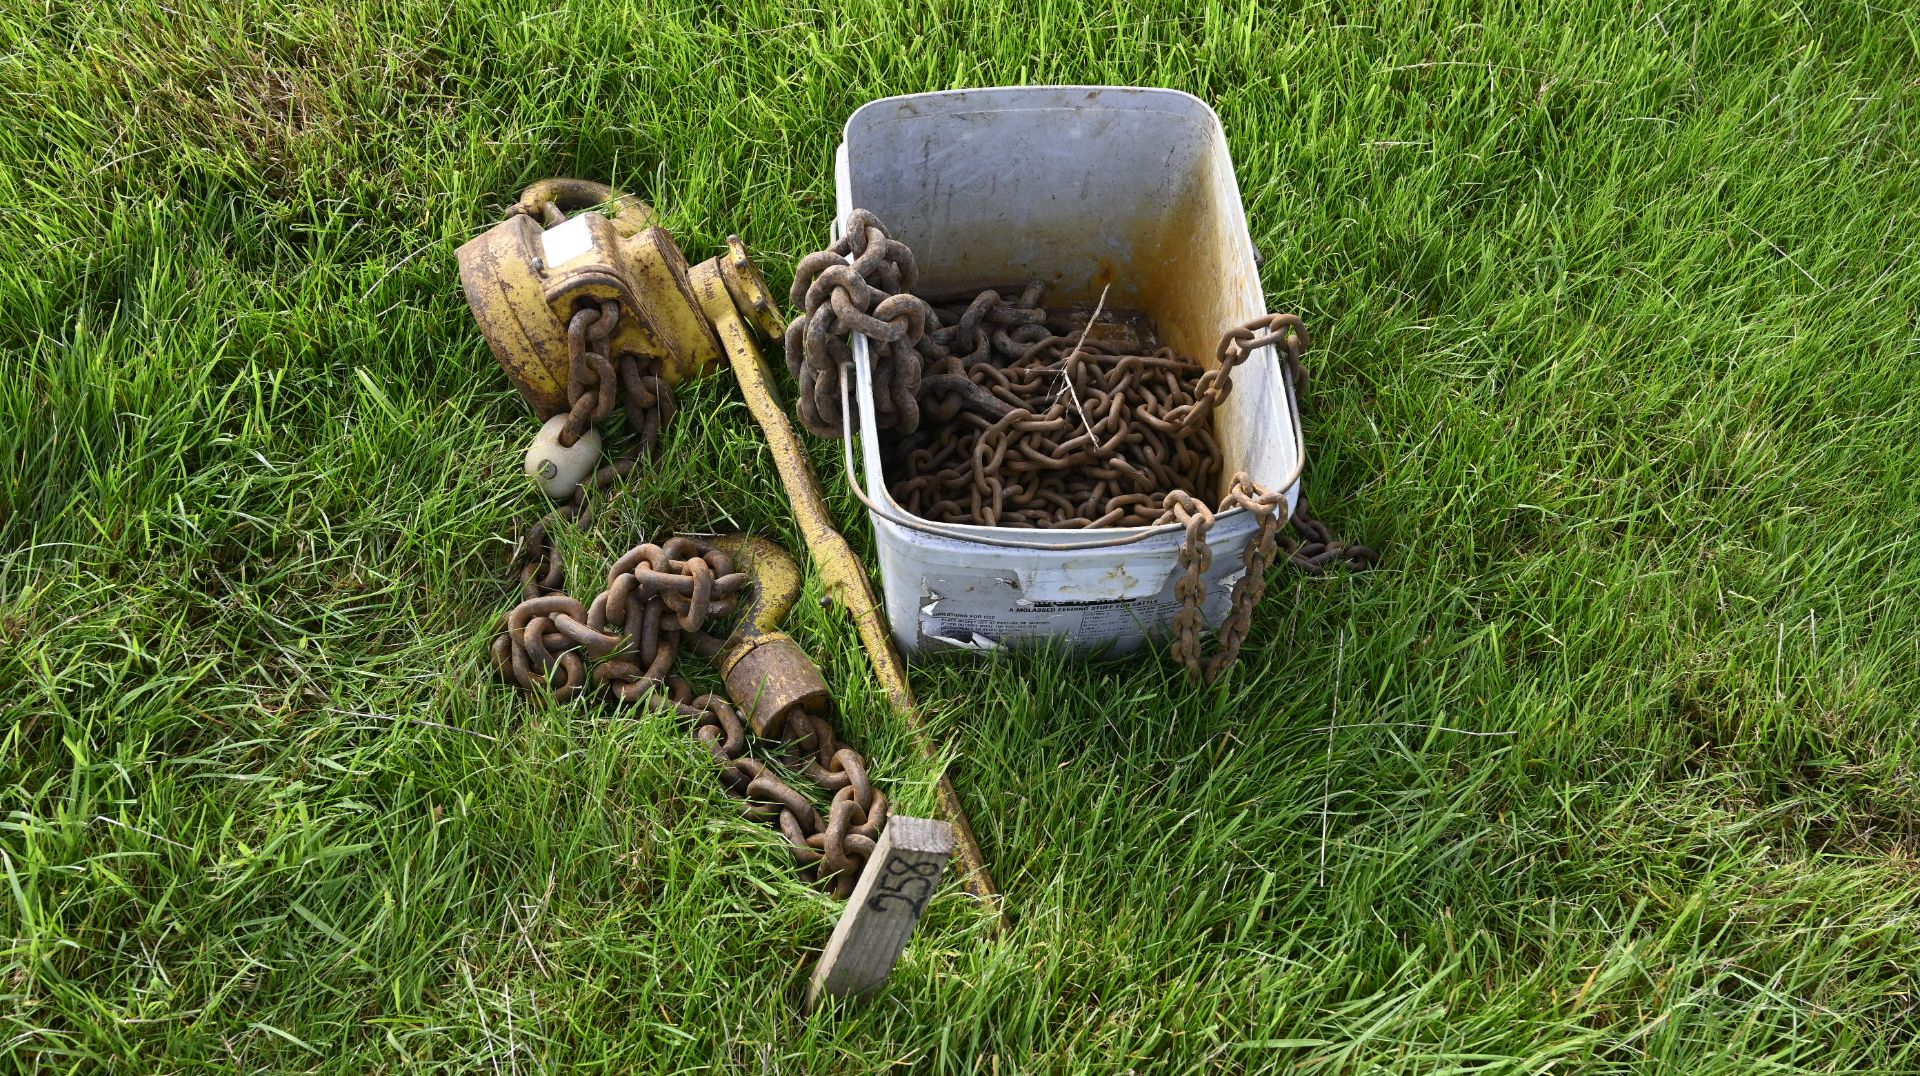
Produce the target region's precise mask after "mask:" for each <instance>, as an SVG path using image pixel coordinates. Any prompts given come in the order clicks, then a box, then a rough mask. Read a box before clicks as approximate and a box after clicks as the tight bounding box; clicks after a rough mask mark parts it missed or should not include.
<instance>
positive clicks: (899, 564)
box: [835, 86, 1303, 653]
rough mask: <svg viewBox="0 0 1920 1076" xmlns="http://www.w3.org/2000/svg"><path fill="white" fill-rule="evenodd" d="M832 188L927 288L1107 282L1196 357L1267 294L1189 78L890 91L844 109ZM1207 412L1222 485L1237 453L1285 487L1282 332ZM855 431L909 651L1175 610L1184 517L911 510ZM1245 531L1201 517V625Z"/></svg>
mask: <svg viewBox="0 0 1920 1076" xmlns="http://www.w3.org/2000/svg"><path fill="white" fill-rule="evenodd" d="M836 185H837V187H838V195H839V199H838V202H839V204H838V210H839V212H838V217H837V219H836V222H835V233H836V235H837V234H838V233H839V231H840V229H841V228H842V227H843V226H844V223H845V221H846V219H847V216H848V214H849V213H851V212H852V211H853V210H854V209H855V208H856V207H857V208H861V209H868V210H872V211H873V212H874V213H876V214H878V215H879V217H880V220H881V221H882V222H884V223H885V224H886V225H887V228H888V229H889V230H890V231H891V232H892V233H893V235H894V237H895V238H898V239H900V240H902V241H904V242H905V243H906V244H907V245H908V246H910V247H912V248H913V251H914V253H915V256H916V257H917V259H918V261H919V266H920V281H919V284H918V286H917V290H919V291H921V292H922V293H926V294H945V293H956V292H963V291H969V290H976V289H979V288H985V287H994V286H1000V285H1006V284H1018V283H1021V282H1024V281H1027V280H1032V279H1041V280H1045V281H1047V282H1048V283H1049V284H1050V285H1051V288H1050V290H1049V291H1048V295H1047V302H1048V303H1049V304H1050V305H1051V304H1052V303H1054V302H1067V301H1075V300H1083V301H1087V302H1092V301H1093V300H1095V299H1096V298H1097V297H1098V296H1099V294H1100V291H1101V289H1102V288H1103V287H1106V286H1107V285H1109V284H1111V285H1112V289H1111V291H1110V292H1109V293H1108V295H1107V305H1108V306H1109V307H1112V308H1131V309H1135V310H1142V311H1145V312H1146V313H1148V314H1150V315H1152V316H1153V317H1154V318H1155V319H1156V320H1157V321H1158V322H1159V328H1160V339H1161V342H1162V343H1164V344H1170V345H1172V346H1173V347H1174V348H1176V349H1177V350H1179V351H1180V352H1181V353H1182V354H1186V355H1191V356H1193V357H1195V358H1197V359H1200V360H1201V361H1203V362H1206V363H1209V364H1211V363H1212V362H1213V361H1214V349H1215V347H1216V345H1217V344H1218V342H1219V339H1220V335H1221V334H1222V333H1223V332H1225V331H1226V330H1227V329H1229V328H1232V327H1233V326H1235V325H1238V324H1239V323H1241V322H1243V321H1245V320H1247V319H1249V318H1253V317H1258V316H1261V315H1263V314H1265V313H1266V312H1267V311H1266V306H1265V302H1264V300H1263V299H1262V296H1261V291H1260V276H1259V272H1258V270H1257V268H1256V266H1255V263H1254V252H1253V244H1252V241H1251V240H1250V239H1249V238H1248V235H1247V225H1246V219H1245V216H1244V210H1243V209H1242V207H1241V204H1240V187H1239V184H1238V183H1236V182H1235V180H1234V174H1233V162H1232V159H1231V158H1230V156H1229V155H1228V152H1227V140H1226V134H1225V132H1224V131H1223V130H1222V129H1221V126H1220V119H1219V117H1218V116H1216V115H1215V114H1214V112H1213V110H1212V109H1211V108H1209V107H1207V105H1206V104H1205V103H1204V102H1202V101H1201V100H1200V99H1198V98H1196V97H1194V96H1192V95H1191V94H1186V93H1181V92H1178V91H1175V90H1156V89H1137V88H1130V87H1100V86H1033V87H1006V88H1000V89H983V90H950V91H943V92H939V93H922V94H911V95H908V96H904V97H889V98H885V99H883V100H879V101H874V102H872V103H871V104H868V105H865V106H864V107H862V108H861V109H860V110H859V111H857V112H855V113H854V114H853V116H852V117H851V118H849V119H848V120H847V126H846V131H845V135H844V141H842V143H841V144H840V149H839V154H838V158H837V161H836ZM853 350H854V362H855V368H856V374H857V377H856V385H855V388H856V391H857V393H858V400H857V404H856V406H857V407H858V408H859V413H860V423H861V428H862V429H865V430H872V429H875V428H877V426H876V423H875V419H874V414H873V395H872V367H871V365H870V362H869V357H868V349H867V346H866V340H865V339H864V338H862V337H855V339H854V349H853ZM1216 423H1217V427H1216V432H1217V433H1218V435H1219V439H1220V444H1221V450H1222V452H1223V453H1224V454H1225V457H1226V458H1225V459H1224V460H1223V461H1222V464H1223V466H1222V468H1221V472H1222V481H1223V482H1225V481H1227V480H1228V479H1230V478H1231V477H1232V475H1233V474H1234V472H1235V471H1239V470H1245V471H1247V472H1249V473H1250V474H1251V475H1252V476H1253V477H1254V479H1255V480H1256V481H1257V482H1259V483H1260V484H1261V485H1262V486H1263V487H1265V488H1267V489H1279V488H1284V489H1286V491H1287V500H1288V503H1289V505H1291V504H1292V503H1293V501H1294V500H1295V498H1296V496H1297V493H1298V488H1299V487H1298V479H1299V473H1300V468H1301V466H1302V463H1303V461H1302V458H1301V451H1302V450H1301V445H1300V438H1299V416H1298V412H1297V409H1296V408H1295V406H1294V404H1293V393H1292V386H1291V384H1290V379H1289V378H1288V377H1287V375H1286V374H1285V373H1284V372H1283V367H1282V365H1281V363H1280V362H1279V361H1278V358H1277V356H1276V355H1275V353H1274V349H1272V348H1271V347H1269V348H1266V349H1263V350H1262V351H1261V352H1259V353H1256V354H1254V355H1253V356H1251V357H1249V358H1248V360H1247V361H1246V362H1245V363H1244V364H1243V365H1242V366H1241V367H1240V368H1239V369H1237V370H1236V371H1235V372H1234V389H1233V393H1232V395H1230V396H1229V397H1228V398H1227V400H1226V402H1225V403H1224V404H1223V405H1222V406H1221V408H1220V409H1219V411H1218V412H1216ZM861 442H862V445H861V448H862V451H863V454H864V464H865V466H864V473H863V474H862V475H861V476H860V477H859V478H858V481H860V482H861V484H862V487H863V488H864V489H865V491H866V493H867V495H868V496H869V498H871V499H872V500H873V501H874V502H875V503H877V504H879V505H880V506H881V507H882V509H883V511H881V512H870V513H869V515H870V516H871V518H872V519H873V526H874V533H875V539H876V543H877V545H878V547H879V553H880V578H881V584H882V587H883V589H884V590H885V592H886V602H887V616H888V619H889V620H890V621H891V622H892V625H893V634H894V637H895V639H896V640H898V642H899V644H900V646H901V647H902V648H903V649H904V650H906V651H908V652H910V653H911V652H917V651H924V650H928V649H934V648H939V647H967V648H973V649H993V648H997V647H1008V646H1017V645H1020V644H1022V643H1031V642H1036V641H1040V640H1050V639H1063V640H1066V641H1068V642H1070V643H1071V644H1072V645H1073V646H1075V647H1076V648H1081V649H1092V648H1107V649H1110V650H1114V651H1121V652H1124V651H1127V650H1132V649H1134V648H1136V647H1138V646H1139V645H1141V644H1142V643H1143V642H1145V641H1146V640H1147V639H1148V638H1150V637H1154V636H1158V635H1163V634H1164V633H1165V631H1166V629H1167V628H1168V625H1169V623H1170V622H1171V620H1172V619H1173V615H1174V613H1175V611H1176V610H1177V609H1178V608H1179V602H1178V601H1177V600H1176V599H1175V598H1174V596H1173V587H1174V583H1175V581H1176V580H1177V579H1178V577H1179V575H1180V571H1181V569H1180V567H1179V564H1178V559H1177V558H1178V554H1179V550H1180V546H1181V544H1182V542H1183V540H1184V533H1183V532H1182V531H1181V530H1180V529H1179V528H1178V527H1174V526H1165V527H1152V528H1141V527H1131V528H1107V529H1101V530H1033V529H1026V528H1010V527H977V526H962V525H953V524H936V523H932V522H930V521H925V520H920V519H919V518H918V517H915V516H911V515H910V514H909V513H908V512H907V511H906V510H905V509H904V508H902V507H900V505H899V504H898V503H896V502H895V501H894V500H893V498H892V496H891V495H889V493H888V492H887V484H886V477H885V474H884V471H883V467H882V464H881V453H880V444H879V440H878V438H874V437H862V438H861ZM849 456H851V449H849ZM1212 492H1214V493H1215V494H1218V493H1220V492H1222V491H1221V490H1215V491H1212ZM1254 527H1255V521H1254V518H1253V516H1252V514H1251V513H1249V512H1247V511H1245V510H1244V509H1235V510H1233V511H1230V512H1227V513H1225V514H1223V515H1222V516H1221V517H1220V518H1219V520H1218V521H1217V522H1216V523H1215V525H1214V528H1213V531H1212V533H1211V535H1210V536H1209V543H1208V544H1209V545H1210V546H1211V547H1212V549H1213V567H1212V570H1211V572H1210V573H1209V581H1210V584H1211V585H1210V586H1209V597H1208V601H1207V607H1206V615H1207V621H1208V623H1209V625H1212V626H1217V625H1218V623H1219V621H1220V619H1221V618H1222V617H1223V616H1225V614H1226V607H1227V601H1228V592H1229V590H1230V588H1231V587H1232V585H1233V583H1234V581H1235V580H1237V579H1238V578H1239V577H1240V575H1241V574H1242V569H1241V553H1242V550H1243V549H1244V548H1245V546H1246V543H1247V541H1248V539H1249V538H1250V537H1251V536H1252V535H1253V532H1254ZM1136 538H1138V539H1140V540H1137V541H1131V542H1129V543H1128V544H1116V543H1117V542H1120V541H1124V540H1127V539H1136ZM1090 547H1092V548H1090Z"/></svg>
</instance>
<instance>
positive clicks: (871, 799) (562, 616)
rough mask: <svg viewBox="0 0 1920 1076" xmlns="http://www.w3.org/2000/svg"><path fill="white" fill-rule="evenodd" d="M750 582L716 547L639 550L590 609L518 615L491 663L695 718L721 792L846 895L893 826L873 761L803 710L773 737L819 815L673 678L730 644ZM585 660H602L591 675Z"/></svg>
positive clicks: (563, 692) (552, 690) (733, 722)
mask: <svg viewBox="0 0 1920 1076" xmlns="http://www.w3.org/2000/svg"><path fill="white" fill-rule="evenodd" d="M748 583H749V577H748V575H747V573H745V572H742V571H738V570H736V569H735V565H734V561H733V558H732V557H731V556H730V555H729V554H728V553H726V552H725V551H723V550H721V549H718V548H715V546H714V545H713V544H712V543H709V542H706V541H702V540H700V539H698V538H693V537H689V536H685V535H682V536H678V537H674V538H671V539H669V540H668V541H667V542H666V543H665V544H663V545H655V544H652V543H643V544H641V545H637V546H634V547H633V548H632V549H629V550H627V552H626V553H625V554H623V555H622V556H621V557H620V559H619V560H617V561H615V562H614V564H613V567H612V568H611V569H609V570H608V572H607V582H606V587H605V589H604V590H602V591H601V592H600V593H599V594H598V595H596V596H595V597H594V598H593V601H592V602H591V603H588V604H584V605H583V604H582V603H581V602H580V600H579V599H578V598H575V597H573V596H571V595H568V594H564V593H553V594H546V595H542V596H540V597H536V598H527V599H525V600H523V601H521V602H520V603H519V604H518V605H516V606H514V607H513V609H511V610H509V611H508V613H507V615H506V617H505V619H504V621H503V625H502V631H501V633H500V634H499V635H498V636H496V637H495V639H494V641H493V646H492V649H491V656H492V658H493V663H494V666H495V667H496V668H497V669H499V670H500V673H501V675H503V676H505V677H506V678H507V679H509V680H511V681H512V682H514V683H516V684H518V685H519V686H520V687H521V688H523V689H525V690H526V691H528V692H530V693H543V692H544V693H547V694H549V695H551V696H552V697H553V698H554V699H555V700H556V701H565V700H567V699H571V698H573V697H575V696H576V695H579V694H581V693H582V692H584V691H586V690H587V689H588V685H589V681H591V684H592V685H593V686H594V687H595V688H597V689H599V690H600V691H602V692H604V693H605V694H606V695H608V696H609V697H610V698H612V699H613V700H615V701H617V702H619V703H623V704H628V705H634V704H639V703H642V702H644V701H647V700H656V701H659V702H661V703H663V704H665V705H666V706H667V707H668V708H670V709H672V710H673V711H674V712H676V713H678V714H679V715H680V716H682V717H684V718H687V719H689V720H691V722H692V725H693V735H694V737H695V738H696V739H698V740H699V741H700V742H701V743H702V744H704V745H705V746H706V748H707V750H708V751H709V752H711V753H712V755H713V759H714V761H715V762H716V763H717V764H718V765H719V767H720V782H721V785H722V786H723V787H724V788H725V789H726V790H727V791H728V792H729V793H731V794H732V795H734V796H736V797H738V798H739V799H742V800H744V801H746V803H747V805H748V813H749V815H751V816H752V817H754V818H757V819H759V820H761V821H764V822H767V823H769V824H770V825H772V826H774V827H775V828H777V829H778V830H779V831H780V832H781V833H782V834H783V835H784V836H785V837H786V838H787V842H788V845H789V847H790V850H791V852H792V854H793V857H794V860H795V862H796V863H797V864H799V866H800V868H801V872H802V876H803V877H805V878H806V879H807V880H809V881H812V882H816V883H818V884H819V885H820V886H821V887H822V888H825V889H827V890H829V891H830V892H832V893H833V894H834V895H835V896H838V897H842V898H844V897H846V896H847V895H848V894H849V893H851V892H852V891H853V886H854V883H855V882H856V881H858V879H859V875H860V871H861V869H862V868H863V867H864V866H865V864H866V862H867V860H868V858H869V857H871V856H872V854H873V848H874V841H875V840H876V839H877V838H878V836H879V832H880V828H881V826H883V825H884V824H885V823H886V819H887V810H888V808H887V797H886V793H885V792H882V791H880V790H879V789H878V788H876V787H875V786H874V784H873V782H872V780H871V779H870V778H869V777H868V772H867V762H866V759H865V757H864V756H862V755H861V754H860V753H859V752H858V751H855V750H854V749H853V748H851V747H849V746H847V745H846V744H845V743H843V742H842V741H841V740H840V739H839V737H838V736H837V735H836V734H835V732H834V728H833V725H832V723H831V722H830V721H829V720H828V718H827V716H826V715H825V714H824V713H819V712H815V711H811V710H808V709H804V708H796V709H793V710H791V711H788V712H787V713H785V714H783V715H781V717H782V720H781V723H780V724H779V725H778V726H776V727H774V728H771V729H768V730H766V734H767V735H768V736H770V737H772V738H775V739H777V740H780V741H783V742H784V743H785V745H786V746H787V748H788V752H789V754H788V758H787V760H786V763H787V766H788V767H789V768H791V769H794V770H798V771H800V772H803V773H805V774H806V775H807V776H808V777H809V778H810V779H812V780H813V781H814V782H815V783H817V784H819V785H820V786H821V787H822V788H824V789H826V790H827V791H828V792H830V793H832V796H833V800H832V803H831V805H830V806H829V807H828V810H827V813H826V815H825V816H824V817H823V816H822V815H821V813H820V811H819V809H818V808H816V807H814V805H813V804H812V803H811V802H810V801H809V800H808V799H807V797H806V796H805V795H804V794H802V793H801V792H800V791H799V790H798V789H796V788H794V787H793V786H792V785H791V784H789V783H787V782H786V781H785V780H783V779H782V778H781V777H780V776H779V775H778V774H777V773H776V772H775V770H774V769H773V768H772V767H770V766H769V765H767V764H766V763H765V762H762V761H761V760H759V759H756V758H751V757H748V756H747V753H746V752H747V746H748V735H747V726H746V723H745V722H744V721H743V720H742V718H741V714H740V710H739V709H738V708H737V707H736V706H735V705H734V704H733V703H732V702H730V701H728V700H727V699H726V698H724V697H722V696H719V695H714V694H702V695H695V694H694V691H693V688H692V686H691V685H690V684H689V683H688V682H687V680H686V678H685V677H683V676H681V675H680V674H679V673H678V672H677V671H676V666H677V665H678V663H679V660H680V658H681V656H682V652H683V651H684V650H686V649H692V650H693V652H694V653H696V654H699V655H701V656H703V657H712V656H714V655H716V654H718V653H719V652H720V651H721V649H722V647H723V646H724V645H725V641H724V639H723V638H721V637H719V636H716V635H715V634H713V633H712V631H710V630H709V629H711V628H714V627H717V626H724V625H725V624H726V623H727V621H728V620H729V619H730V618H731V617H732V616H733V614H734V613H735V611H736V607H737V606H738V604H739V601H740V599H741V596H742V593H743V591H744V589H745V587H746V586H747V585H748ZM589 660H594V661H597V662H598V664H597V665H596V666H595V667H594V668H593V670H592V673H591V675H590V676H589V674H588V670H587V662H588V661H589Z"/></svg>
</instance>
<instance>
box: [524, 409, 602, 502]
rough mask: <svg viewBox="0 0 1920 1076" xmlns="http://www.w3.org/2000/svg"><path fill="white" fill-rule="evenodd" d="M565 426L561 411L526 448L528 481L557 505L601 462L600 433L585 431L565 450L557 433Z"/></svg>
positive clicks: (565, 422) (565, 416)
mask: <svg viewBox="0 0 1920 1076" xmlns="http://www.w3.org/2000/svg"><path fill="white" fill-rule="evenodd" d="M566 425H567V413H566V412H565V411H562V412H561V413H559V414H557V415H555V416H553V417H552V418H550V419H548V420H547V422H546V425H544V426H542V427H540V432H539V433H537V434H535V435H534V438H533V443H532V444H530V445H528V446H527V463H526V471H527V477H529V478H531V479H533V480H534V481H535V482H538V483H540V488H541V489H543V490H545V491H546V494H547V496H549V497H552V498H553V499H554V500H556V501H564V500H566V499H567V498H569V497H571V496H573V491H574V490H576V489H579V488H580V483H582V482H585V481H586V480H587V476H588V475H590V474H592V473H593V469H594V467H595V466H596V465H598V464H599V462H600V431H599V430H596V429H589V430H587V432H585V433H583V434H581V435H580V439H579V440H578V441H575V442H574V443H573V447H572V448H568V447H566V446H565V445H562V444H561V443H560V431H561V430H562V429H564V428H565V427H566Z"/></svg>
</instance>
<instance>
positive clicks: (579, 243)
mask: <svg viewBox="0 0 1920 1076" xmlns="http://www.w3.org/2000/svg"><path fill="white" fill-rule="evenodd" d="M590 216H592V214H588V213H582V214H580V215H579V216H577V217H572V218H569V219H568V220H567V222H566V223H564V224H559V225H555V226H554V227H552V228H548V229H547V230H546V231H544V232H541V233H540V246H541V248H542V249H543V250H544V251H545V252H546V262H547V268H548V269H558V268H559V267H560V266H563V265H565V264H567V263H568V262H570V261H572V260H574V259H575V258H578V257H581V256H582V255H585V254H587V253H588V252H590V251H592V250H593V231H592V228H591V226H590V225H589V224H588V218H589V217H590Z"/></svg>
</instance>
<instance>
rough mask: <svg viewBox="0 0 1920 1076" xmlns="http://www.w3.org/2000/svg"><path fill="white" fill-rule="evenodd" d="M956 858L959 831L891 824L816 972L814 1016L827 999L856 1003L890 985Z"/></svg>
mask: <svg viewBox="0 0 1920 1076" xmlns="http://www.w3.org/2000/svg"><path fill="white" fill-rule="evenodd" d="M952 854H953V827H952V826H949V825H947V824H946V823H945V822H939V821H935V820H934V819H931V818H909V817H906V816H904V815H894V816H893V817H891V818H889V819H887V828H886V829H884V830H882V831H881V833H880V843H879V844H878V845H877V846H876V847H875V848H874V850H873V859H872V861H871V862H869V863H868V864H867V869H866V870H865V871H864V872H863V873H862V874H861V875H860V884H859V885H856V886H854V888H853V896H852V897H850V898H848V900H847V910H846V911H844V912H841V913H840V922H839V923H837V924H835V926H834V928H833V936H832V937H831V938H828V939H827V950H826V952H824V953H821V954H820V964H819V966H817V967H815V968H814V969H813V980H812V981H811V982H810V983H808V984H807V1009H808V1011H812V1009H813V1008H814V1006H815V1005H817V1004H818V1003H819V1000H820V995H822V994H831V995H832V996H834V997H837V998H844V997H852V996H855V995H858V994H864V993H866V992H867V991H869V990H872V989H874V988H876V987H878V986H879V985H880V984H881V983H884V982H886V981H887V976H888V975H890V974H892V973H893V965H894V962H895V961H897V960H899V959H900V952H901V950H903V949H905V948H906V947H907V939H908V938H911V937H912V936H913V928H914V927H915V926H917V925H919V922H920V913H922V912H924V911H926V910H927V901H929V900H931V899H932V898H933V891H934V890H936V889H938V888H940V875H941V874H942V873H943V872H945V870H946V868H947V857H948V856H949V855H952Z"/></svg>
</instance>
